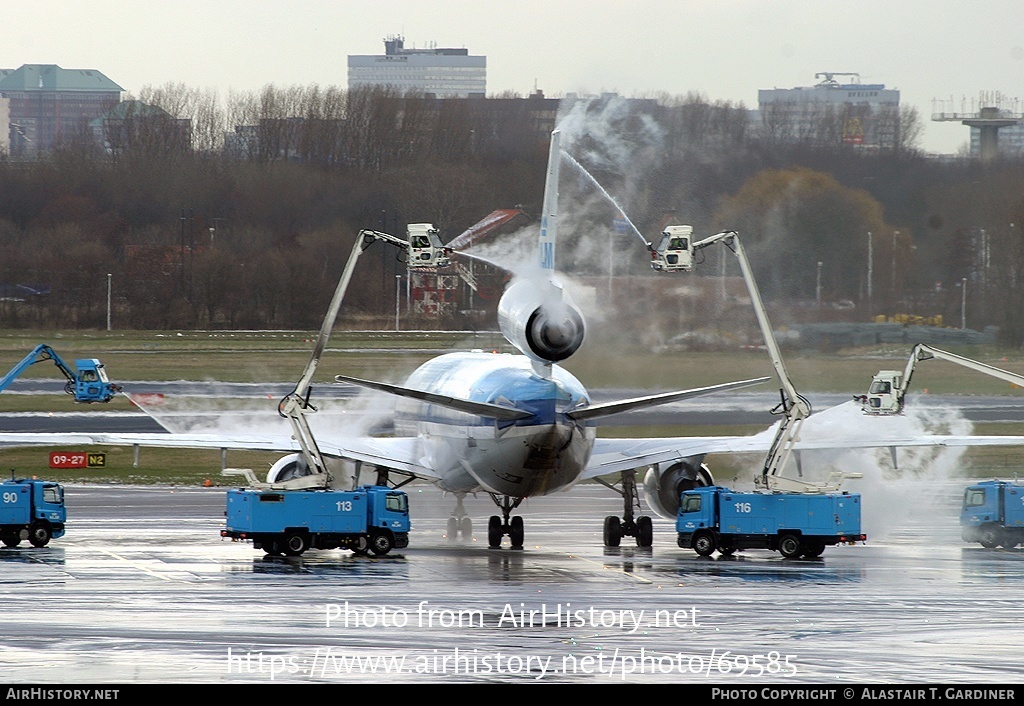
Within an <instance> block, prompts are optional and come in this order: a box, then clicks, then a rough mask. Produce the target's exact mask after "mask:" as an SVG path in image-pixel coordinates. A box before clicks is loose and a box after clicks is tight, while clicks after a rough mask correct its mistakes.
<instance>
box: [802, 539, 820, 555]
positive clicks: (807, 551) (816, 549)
mask: <svg viewBox="0 0 1024 706" xmlns="http://www.w3.org/2000/svg"><path fill="white" fill-rule="evenodd" d="M823 551H825V543H824V542H821V541H818V542H807V546H805V547H804V556H805V557H807V558H808V559H817V558H818V557H819V556H821V553H822V552H823Z"/></svg>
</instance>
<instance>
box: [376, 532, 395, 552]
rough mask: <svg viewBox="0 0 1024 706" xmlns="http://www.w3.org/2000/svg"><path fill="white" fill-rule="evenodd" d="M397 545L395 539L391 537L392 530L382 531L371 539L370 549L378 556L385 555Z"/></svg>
mask: <svg viewBox="0 0 1024 706" xmlns="http://www.w3.org/2000/svg"><path fill="white" fill-rule="evenodd" d="M393 546H395V543H394V541H393V540H392V539H391V533H390V532H381V533H380V534H375V535H374V536H373V537H372V538H371V539H370V551H371V552H373V553H374V554H376V555H377V556H384V555H385V554H387V553H388V552H390V551H391V548H392V547H393Z"/></svg>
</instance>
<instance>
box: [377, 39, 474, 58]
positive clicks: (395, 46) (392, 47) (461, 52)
mask: <svg viewBox="0 0 1024 706" xmlns="http://www.w3.org/2000/svg"><path fill="white" fill-rule="evenodd" d="M384 53H385V54H386V55H387V56H397V55H400V54H441V55H444V56H469V49H452V48H447V49H444V48H441V49H439V48H438V47H435V46H431V47H429V48H427V49H406V48H405V37H402V36H398V35H395V36H391V37H388V38H387V39H385V40H384Z"/></svg>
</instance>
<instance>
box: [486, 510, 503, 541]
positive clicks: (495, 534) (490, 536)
mask: <svg viewBox="0 0 1024 706" xmlns="http://www.w3.org/2000/svg"><path fill="white" fill-rule="evenodd" d="M503 536H504V533H503V532H502V531H501V518H500V517H498V516H497V515H491V517H490V519H489V520H487V545H488V546H489V547H490V548H491V549H497V548H498V547H500V546H501V538H502V537H503Z"/></svg>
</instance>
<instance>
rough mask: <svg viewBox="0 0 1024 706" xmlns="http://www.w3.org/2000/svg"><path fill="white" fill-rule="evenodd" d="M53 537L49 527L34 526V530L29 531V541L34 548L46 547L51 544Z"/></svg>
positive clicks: (42, 525)
mask: <svg viewBox="0 0 1024 706" xmlns="http://www.w3.org/2000/svg"><path fill="white" fill-rule="evenodd" d="M52 536H53V533H52V532H51V531H50V526H49V525H44V524H38V525H33V526H32V529H31V530H29V535H28V541H29V542H30V543H31V544H32V546H33V547H45V546H46V545H47V544H49V543H50V537H52Z"/></svg>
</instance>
